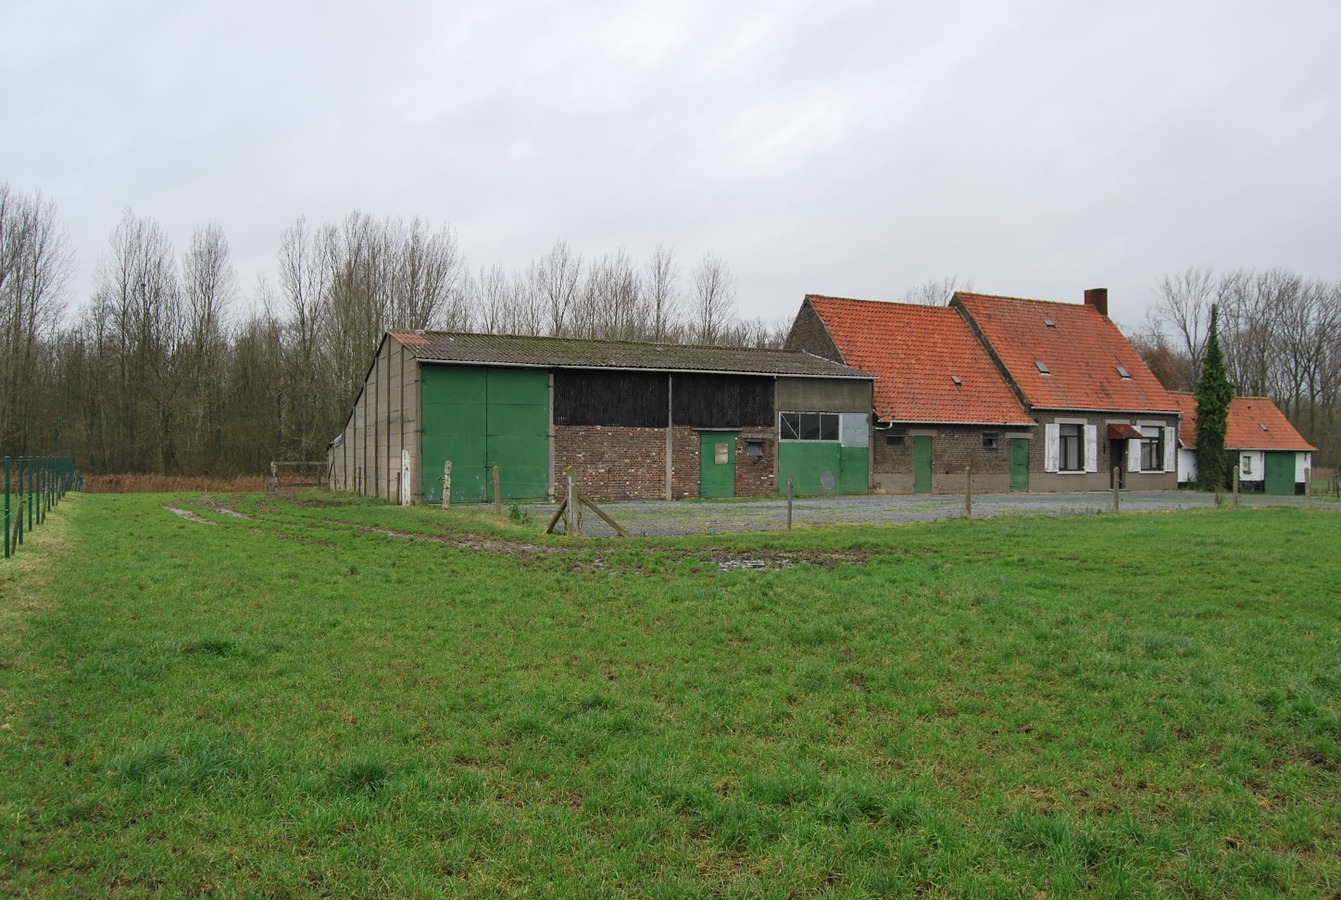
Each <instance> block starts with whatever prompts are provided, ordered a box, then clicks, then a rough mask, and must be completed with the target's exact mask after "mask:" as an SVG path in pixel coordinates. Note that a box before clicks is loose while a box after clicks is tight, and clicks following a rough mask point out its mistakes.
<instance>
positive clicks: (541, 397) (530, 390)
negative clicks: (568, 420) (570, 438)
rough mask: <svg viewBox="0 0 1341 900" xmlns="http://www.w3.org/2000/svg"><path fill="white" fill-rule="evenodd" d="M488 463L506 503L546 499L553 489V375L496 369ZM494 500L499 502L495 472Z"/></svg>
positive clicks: (490, 406) (491, 393) (491, 377)
mask: <svg viewBox="0 0 1341 900" xmlns="http://www.w3.org/2000/svg"><path fill="white" fill-rule="evenodd" d="M488 396H489V403H488V407H487V409H486V416H487V417H486V422H485V424H486V428H485V451H484V457H485V459H484V464H485V466H486V467H490V468H491V467H493V466H498V481H499V491H498V492H499V494H500V495H501V496H502V498H503V499H504V500H539V499H544V497H545V495H546V494H547V492H548V486H549V373H547V372H537V371H535V370H534V369H490V370H489V393H488ZM488 487H489V490H488V499H490V500H492V499H493V473H492V472H490V473H489V484H488Z"/></svg>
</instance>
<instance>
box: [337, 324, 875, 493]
mask: <svg viewBox="0 0 1341 900" xmlns="http://www.w3.org/2000/svg"><path fill="white" fill-rule="evenodd" d="M872 380H873V379H872V376H870V375H868V374H866V373H863V372H860V371H858V370H856V369H853V368H851V367H849V366H845V365H843V364H841V363H836V362H833V361H831V360H828V359H822V358H820V357H818V356H814V355H811V354H807V353H802V352H794V351H786V350H755V349H744V348H724V347H696V346H683V345H676V344H652V343H641V342H632V341H595V340H577V339H569V338H547V337H521V336H513V335H494V334H470V333H447V332H407V331H393V332H388V333H387V334H386V335H385V336H384V337H383V339H382V343H381V345H380V347H379V348H378V351H377V355H376V357H375V358H374V360H373V363H372V365H371V366H370V367H369V370H368V374H367V377H366V378H365V381H364V384H363V387H362V389H361V390H360V392H359V395H358V397H357V399H356V400H355V402H354V406H353V409H352V410H351V411H350V414H349V418H348V420H347V422H346V424H345V427H344V429H343V431H341V433H340V434H339V435H338V436H337V437H336V438H335V440H334V441H332V442H331V446H330V450H329V456H330V458H329V460H328V462H329V471H330V473H331V475H330V486H331V488H332V489H333V490H347V491H353V492H356V493H359V494H364V495H368V496H377V497H384V498H386V499H389V500H393V501H399V502H401V503H405V504H408V503H416V502H428V503H437V502H441V500H442V494H443V485H444V483H445V482H444V469H445V464H446V463H448V462H450V463H451V500H452V501H453V502H490V501H492V500H493V499H494V481H493V469H494V467H495V466H497V468H498V496H499V498H500V499H502V500H509V501H511V500H543V499H546V498H555V497H556V496H562V495H563V493H564V489H565V488H564V485H565V484H566V479H565V478H564V472H565V470H566V469H567V468H568V467H570V466H571V467H573V469H574V471H575V474H576V477H577V478H578V482H579V484H580V485H581V486H582V490H583V492H584V493H586V494H588V495H590V496H592V497H594V498H597V499H606V500H634V499H679V498H684V497H733V496H767V495H775V494H777V493H778V492H779V491H780V490H782V491H785V489H786V484H787V482H788V479H791V480H792V482H793V483H794V485H795V486H796V490H797V492H798V493H803V494H826V493H866V492H867V490H868V489H869V483H870V431H871V419H870V410H871V384H872Z"/></svg>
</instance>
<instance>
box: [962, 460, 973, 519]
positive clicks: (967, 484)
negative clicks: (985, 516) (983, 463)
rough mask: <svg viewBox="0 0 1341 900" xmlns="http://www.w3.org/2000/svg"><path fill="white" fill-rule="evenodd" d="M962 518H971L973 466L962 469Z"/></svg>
mask: <svg viewBox="0 0 1341 900" xmlns="http://www.w3.org/2000/svg"><path fill="white" fill-rule="evenodd" d="M964 518H966V519H971V518H973V466H965V467H964Z"/></svg>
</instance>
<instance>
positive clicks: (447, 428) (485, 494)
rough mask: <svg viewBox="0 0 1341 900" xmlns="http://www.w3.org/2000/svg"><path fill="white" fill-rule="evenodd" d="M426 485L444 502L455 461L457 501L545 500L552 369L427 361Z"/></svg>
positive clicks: (429, 499)
mask: <svg viewBox="0 0 1341 900" xmlns="http://www.w3.org/2000/svg"><path fill="white" fill-rule="evenodd" d="M421 372H422V390H423V395H422V403H423V410H424V435H423V444H422V447H423V454H424V459H423V483H422V485H421V490H422V492H423V497H424V501H425V502H426V503H439V502H441V501H442V464H443V462H444V461H446V460H449V459H450V460H451V461H452V501H453V502H455V503H488V502H490V501H492V500H493V498H494V482H493V471H492V469H493V466H495V465H497V466H498V479H499V485H500V490H499V493H500V494H502V498H503V499H504V500H520V499H542V498H544V497H545V495H546V492H547V489H548V482H549V374H548V373H546V372H538V371H534V370H531V369H486V368H475V367H469V366H423V367H422V369H421Z"/></svg>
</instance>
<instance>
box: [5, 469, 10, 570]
mask: <svg viewBox="0 0 1341 900" xmlns="http://www.w3.org/2000/svg"><path fill="white" fill-rule="evenodd" d="M5 559H9V457H8V456H6V457H5Z"/></svg>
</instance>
